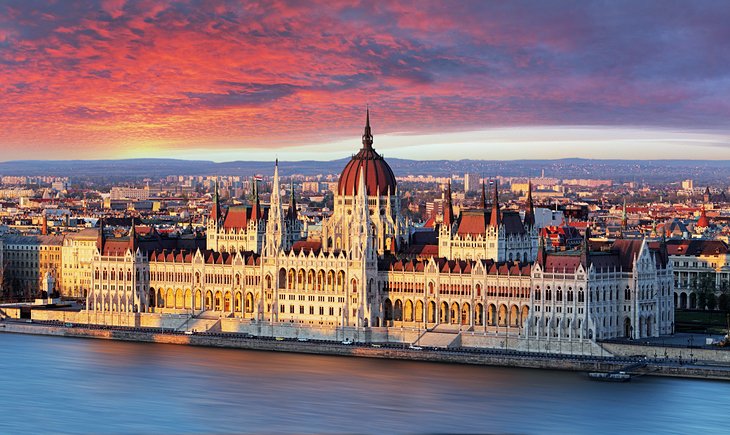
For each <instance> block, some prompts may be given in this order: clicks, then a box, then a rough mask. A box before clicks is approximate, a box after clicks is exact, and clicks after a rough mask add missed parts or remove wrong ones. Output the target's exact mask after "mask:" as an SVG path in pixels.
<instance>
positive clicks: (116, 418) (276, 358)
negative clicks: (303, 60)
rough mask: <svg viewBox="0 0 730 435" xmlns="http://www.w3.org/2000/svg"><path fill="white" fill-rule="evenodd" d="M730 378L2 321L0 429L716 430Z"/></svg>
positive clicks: (728, 401) (722, 424)
mask: <svg viewBox="0 0 730 435" xmlns="http://www.w3.org/2000/svg"><path fill="white" fill-rule="evenodd" d="M727 409H730V384H728V383H725V382H718V381H699V380H686V379H671V378H654V377H641V378H638V379H635V380H634V381H632V382H630V383H625V384H614V383H600V382H594V381H589V380H588V379H587V378H586V377H585V375H582V374H578V373H565V372H557V371H540V370H527V369H506V368H491V367H475V366H461V365H447V364H434V363H422V362H407V361H391V360H377V359H363V358H346V357H333V356H313V355H299V354H286V353H276V352H257V351H244V350H232V349H209V348H200V347H188V346H175V345H164V344H148V343H123V342H113V341H105V340H89V339H73V338H61V337H42V336H29V335H15V334H2V333H0V433H1V434H6V433H7V434H19V433H59V434H79V433H82V434H86V433H95V434H96V433H112V434H137V433H165V434H170V433H201V434H202V433H206V434H207V433H272V434H278V433H343V432H345V433H366V434H369V433H378V434H380V433H530V434H531V433H536V434H537V433H540V434H543V433H576V434H578V433H595V434H599V433H606V434H615V433H652V434H656V433H667V434H669V433H677V434H686V433H718V431H721V430H724V429H723V428H726V427H727V421H726V415H727V412H726V410H727Z"/></svg>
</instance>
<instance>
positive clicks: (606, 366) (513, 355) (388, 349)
mask: <svg viewBox="0 0 730 435" xmlns="http://www.w3.org/2000/svg"><path fill="white" fill-rule="evenodd" d="M0 332H12V333H25V334H37V335H56V336H67V337H80V338H101V339H112V340H122V341H139V342H155V343H168V344H187V345H194V346H209V347H227V348H240V349H251V350H264V351H279V352H296V353H311V354H326V355H342V356H359V357H369V358H387V359H403V360H414V361H426V362H442V363H457V364H477V365H492V366H505V367H523V368H539V369H554V370H570V371H579V372H589V371H603V372H611V371H618V370H621V369H623V368H624V367H628V366H632V365H637V363H641V364H640V365H641V366H642V367H640V368H637V369H635V370H633V371H630V373H632V374H634V375H644V374H646V375H658V376H676V377H691V378H704V379H721V380H730V366H728V365H721V364H717V363H711V362H705V361H697V360H696V359H693V360H691V361H689V360H688V359H686V358H685V359H681V358H666V357H658V358H650V357H644V356H633V357H626V356H621V357H615V356H602V355H567V354H554V353H543V352H523V351H516V350H505V349H493V348H465V347H461V348H450V349H445V348H431V347H415V346H412V345H409V344H401V343H369V344H365V343H357V342H355V343H344V342H338V341H327V340H314V339H306V340H305V339H296V338H282V337H259V336H254V335H251V334H242V333H227V332H196V333H190V332H187V333H186V332H183V331H171V330H169V329H164V328H137V327H125V326H108V325H87V324H79V325H71V324H64V323H62V322H58V321H47V322H43V321H32V322H31V321H29V320H23V319H17V320H16V319H5V320H2V321H0Z"/></svg>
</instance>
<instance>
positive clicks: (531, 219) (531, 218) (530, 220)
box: [525, 180, 535, 228]
mask: <svg viewBox="0 0 730 435" xmlns="http://www.w3.org/2000/svg"><path fill="white" fill-rule="evenodd" d="M525 226H526V227H529V228H532V227H534V226H535V206H534V205H533V203H532V180H529V181H528V182H527V210H525Z"/></svg>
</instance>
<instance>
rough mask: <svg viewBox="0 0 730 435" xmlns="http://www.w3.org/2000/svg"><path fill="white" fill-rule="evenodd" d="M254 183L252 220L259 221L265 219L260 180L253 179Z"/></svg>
mask: <svg viewBox="0 0 730 435" xmlns="http://www.w3.org/2000/svg"><path fill="white" fill-rule="evenodd" d="M251 181H252V183H253V200H252V201H251V203H252V208H251V220H253V221H258V220H259V219H261V218H262V217H263V213H262V212H261V202H260V201H259V180H257V179H256V177H253V179H252V180H251Z"/></svg>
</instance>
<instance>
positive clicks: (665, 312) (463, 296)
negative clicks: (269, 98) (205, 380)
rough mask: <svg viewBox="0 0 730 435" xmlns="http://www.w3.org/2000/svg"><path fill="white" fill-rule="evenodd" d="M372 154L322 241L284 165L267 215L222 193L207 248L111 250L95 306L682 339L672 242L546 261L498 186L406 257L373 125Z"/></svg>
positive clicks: (102, 257) (555, 335) (359, 163)
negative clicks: (426, 248) (420, 251)
mask: <svg viewBox="0 0 730 435" xmlns="http://www.w3.org/2000/svg"><path fill="white" fill-rule="evenodd" d="M362 144H363V145H362V148H361V149H360V151H359V152H358V153H357V154H356V155H354V156H353V157H352V160H351V161H350V162H349V163H348V164H347V166H346V167H345V169H344V170H343V173H342V175H341V177H340V180H339V183H338V189H337V192H336V194H335V198H334V199H335V210H334V213H333V215H332V216H331V217H329V218H327V219H325V220H324V221H323V222H322V230H321V233H319V235H318V237H314V235H310V237H307V234H306V231H305V227H304V225H303V224H302V223H301V222H300V221H299V219H298V217H297V214H296V205H295V202H294V199H293V197H290V200H289V207H288V209H287V210H286V212H285V210H284V205H283V200H282V197H281V192H282V190H281V186H280V184H279V171H278V163H277V164H276V165H275V166H274V177H273V189H272V195H271V201H270V204H268V206H267V207H263V206H262V205H261V204H260V203H259V199H258V195H257V194H255V195H254V200H253V201H252V204H251V205H250V206H236V207H229V208H228V209H227V210H224V209H223V208H222V207H221V205H220V203H219V201H218V196H217V189H216V194H215V197H214V205H213V209H212V211H211V214H210V218H209V221H208V225H207V236H206V237H207V250H200V249H198V250H185V249H170V250H168V249H162V250H160V249H150V250H147V251H143V250H142V249H140V247H138V246H136V245H135V244H134V242H133V240H134V237H130V240H132V241H130V242H128V243H127V245H126V248H122V247H121V245H120V246H119V247H117V248H115V249H112V248H109V247H108V246H114V245H109V243H110V242H109V241H106V242H104V241H103V240H102V243H101V244H100V248H99V251H98V253H97V255H96V256H95V257H94V266H93V268H94V273H93V286H94V295H92V296H91V297H90V298H89V309H90V310H99V309H102V310H107V309H109V310H122V309H123V310H133V311H134V312H145V311H146V312H158V313H174V314H187V315H199V314H201V313H205V312H211V313H215V314H217V315H219V316H225V317H228V318H239V319H241V321H249V322H254V321H255V322H271V323H291V324H297V325H302V326H306V325H315V326H318V325H321V326H327V327H354V328H361V330H367V329H368V328H391V327H397V328H401V327H404V328H414V329H419V330H420V329H421V328H429V329H433V328H447V329H448V328H451V329H455V330H457V331H465V332H471V333H483V334H484V335H485V336H487V335H489V334H492V335H494V334H501V333H503V334H505V335H506V336H507V335H512V336H515V337H520V338H523V339H529V338H534V339H538V340H540V339H548V340H549V339H560V340H571V339H576V340H577V339H591V340H595V339H604V338H612V337H621V336H630V337H635V338H639V337H646V336H655V335H659V334H666V333H671V325H672V324H673V304H672V292H673V279H672V269H671V264H670V263H669V262H668V260H667V255H666V250H664V248H663V247H662V246H660V247H659V248H655V249H652V248H650V247H649V246H648V245H647V244H646V243H644V242H642V241H617V242H616V243H614V244H613V245H612V246H609V247H606V248H605V249H603V250H602V251H596V250H591V249H590V247H589V244H588V240H587V239H586V240H585V241H584V243H583V244H582V245H581V247H580V249H575V250H572V251H564V252H556V253H548V252H546V250H545V249H544V248H543V247H542V246H541V245H540V244H539V242H538V228H536V226H535V220H534V212H533V210H532V201H531V196H530V195H529V194H528V201H527V206H526V211H525V217H524V218H521V217H520V214H519V213H517V212H514V211H505V210H501V209H500V206H499V202H498V196H497V186H496V185H495V186H494V191H493V195H492V198H493V201H492V204H491V206H490V207H487V205H486V198H485V192H484V187H483V193H482V203H481V207H480V208H478V209H475V210H465V211H463V212H462V213H461V215H460V216H454V215H453V211H452V208H451V204H450V187H449V193H448V195H447V198H448V204H447V206H446V207H445V211H444V216H443V223H442V225H441V226H440V228H439V229H438V230H437V235H438V246H437V247H434V248H437V252H438V255H434V256H433V257H426V258H419V259H413V258H412V257H410V256H408V255H405V252H406V248H407V247H408V245H409V234H411V231H410V229H411V228H410V224H409V223H408V222H407V221H406V220H405V219H404V218H403V216H402V215H401V212H400V210H401V206H400V199H399V197H398V188H397V184H396V180H395V177H394V176H393V173H392V171H391V169H390V167H389V166H388V164H387V163H386V162H385V160H384V159H383V158H382V156H380V155H379V154H378V153H377V152H376V151H375V150H374V149H373V146H372V145H373V136H372V133H371V128H370V122H369V115H368V117H367V121H366V126H365V132H364V134H363V137H362ZM132 236H134V233H133V234H132ZM434 252H436V251H434ZM115 256H117V257H118V258H117V259H114V257H115ZM111 270H114V271H115V272H110V271H111ZM130 277H131V278H130ZM128 278H130V279H128ZM115 280H116V281H115ZM125 292H126V294H125V295H122V293H125Z"/></svg>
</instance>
